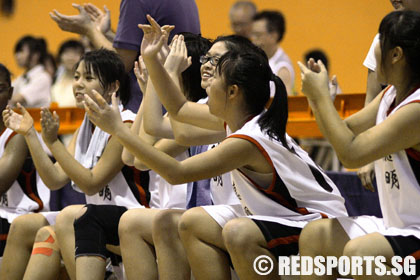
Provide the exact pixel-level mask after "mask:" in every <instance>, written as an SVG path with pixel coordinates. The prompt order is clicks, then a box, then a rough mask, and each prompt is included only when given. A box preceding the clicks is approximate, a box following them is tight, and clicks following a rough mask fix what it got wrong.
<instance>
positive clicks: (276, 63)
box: [268, 47, 295, 97]
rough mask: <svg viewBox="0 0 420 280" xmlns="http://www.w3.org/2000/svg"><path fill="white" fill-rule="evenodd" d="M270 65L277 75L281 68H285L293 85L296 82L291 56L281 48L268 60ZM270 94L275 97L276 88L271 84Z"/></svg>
mask: <svg viewBox="0 0 420 280" xmlns="http://www.w3.org/2000/svg"><path fill="white" fill-rule="evenodd" d="M268 62H269V64H270V68H271V71H273V73H274V74H275V75H277V74H278V73H279V71H280V69H281V68H283V67H285V68H286V69H287V70H289V72H290V80H291V81H292V84H294V82H295V70H294V69H293V63H292V61H291V60H290V58H289V56H288V55H287V54H286V53H285V52H284V50H283V49H282V48H281V47H279V48H278V49H277V51H276V52H275V53H274V55H273V56H272V57H271V58H270V59H269V60H268ZM270 92H271V97H274V93H275V92H276V91H275V86H274V84H273V83H270Z"/></svg>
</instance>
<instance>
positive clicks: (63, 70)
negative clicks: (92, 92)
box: [51, 40, 85, 147]
mask: <svg viewBox="0 0 420 280" xmlns="http://www.w3.org/2000/svg"><path fill="white" fill-rule="evenodd" d="M84 53H85V48H84V47H83V45H82V43H81V42H80V41H77V40H68V41H65V42H63V43H62V44H61V46H60V48H59V50H58V55H57V62H58V63H59V67H58V71H57V74H56V76H55V81H54V84H53V86H52V87H51V101H52V102H53V103H55V104H57V105H58V107H76V99H75V98H74V93H73V81H74V70H75V69H74V66H75V65H76V63H77V62H78V61H79V60H80V58H81V57H82V55H83V54H84ZM72 136H73V134H65V135H60V138H61V141H62V142H63V144H64V145H65V146H66V147H67V146H68V144H69V143H70V140H71V138H72Z"/></svg>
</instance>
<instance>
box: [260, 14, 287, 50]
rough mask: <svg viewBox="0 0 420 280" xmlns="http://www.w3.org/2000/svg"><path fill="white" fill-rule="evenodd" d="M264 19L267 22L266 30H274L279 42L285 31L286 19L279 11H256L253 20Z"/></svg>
mask: <svg viewBox="0 0 420 280" xmlns="http://www.w3.org/2000/svg"><path fill="white" fill-rule="evenodd" d="M262 19H265V20H266V22H267V31H268V32H276V33H277V35H278V38H277V42H281V40H282V39H283V36H284V33H285V32H286V21H285V19H284V16H283V14H282V13H281V12H280V11H268V10H266V11H261V12H259V13H257V14H256V15H255V16H254V18H253V21H257V20H262Z"/></svg>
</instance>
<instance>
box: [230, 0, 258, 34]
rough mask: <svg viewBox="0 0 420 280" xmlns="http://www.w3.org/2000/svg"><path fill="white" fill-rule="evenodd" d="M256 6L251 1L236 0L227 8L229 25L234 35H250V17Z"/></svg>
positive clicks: (255, 11)
mask: <svg viewBox="0 0 420 280" xmlns="http://www.w3.org/2000/svg"><path fill="white" fill-rule="evenodd" d="M256 13H257V7H256V6H255V4H254V3H253V2H252V1H237V2H235V4H233V5H232V7H231V8H230V10H229V19H230V26H231V28H232V31H233V33H234V34H236V35H240V36H244V37H246V38H248V39H249V38H250V37H251V31H252V19H253V18H254V16H255V14H256Z"/></svg>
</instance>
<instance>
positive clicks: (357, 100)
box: [287, 93, 366, 138]
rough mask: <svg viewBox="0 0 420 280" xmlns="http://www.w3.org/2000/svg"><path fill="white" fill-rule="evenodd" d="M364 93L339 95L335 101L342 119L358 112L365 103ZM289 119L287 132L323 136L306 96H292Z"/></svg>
mask: <svg viewBox="0 0 420 280" xmlns="http://www.w3.org/2000/svg"><path fill="white" fill-rule="evenodd" d="M365 96H366V95H365V94H364V93H343V94H339V95H337V97H336V98H335V101H334V105H335V108H336V109H337V111H338V114H339V115H340V117H341V118H342V119H344V118H347V117H348V116H350V115H352V114H354V113H356V112H357V111H359V110H360V109H362V108H363V106H364V103H365ZM288 103H289V121H288V123H287V133H288V134H289V135H290V136H291V137H297V138H322V137H323V136H322V134H321V132H320V131H319V128H318V125H317V124H316V121H315V117H314V115H313V113H312V110H311V108H310V107H309V104H308V100H307V99H306V97H305V96H290V97H289V98H288Z"/></svg>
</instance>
